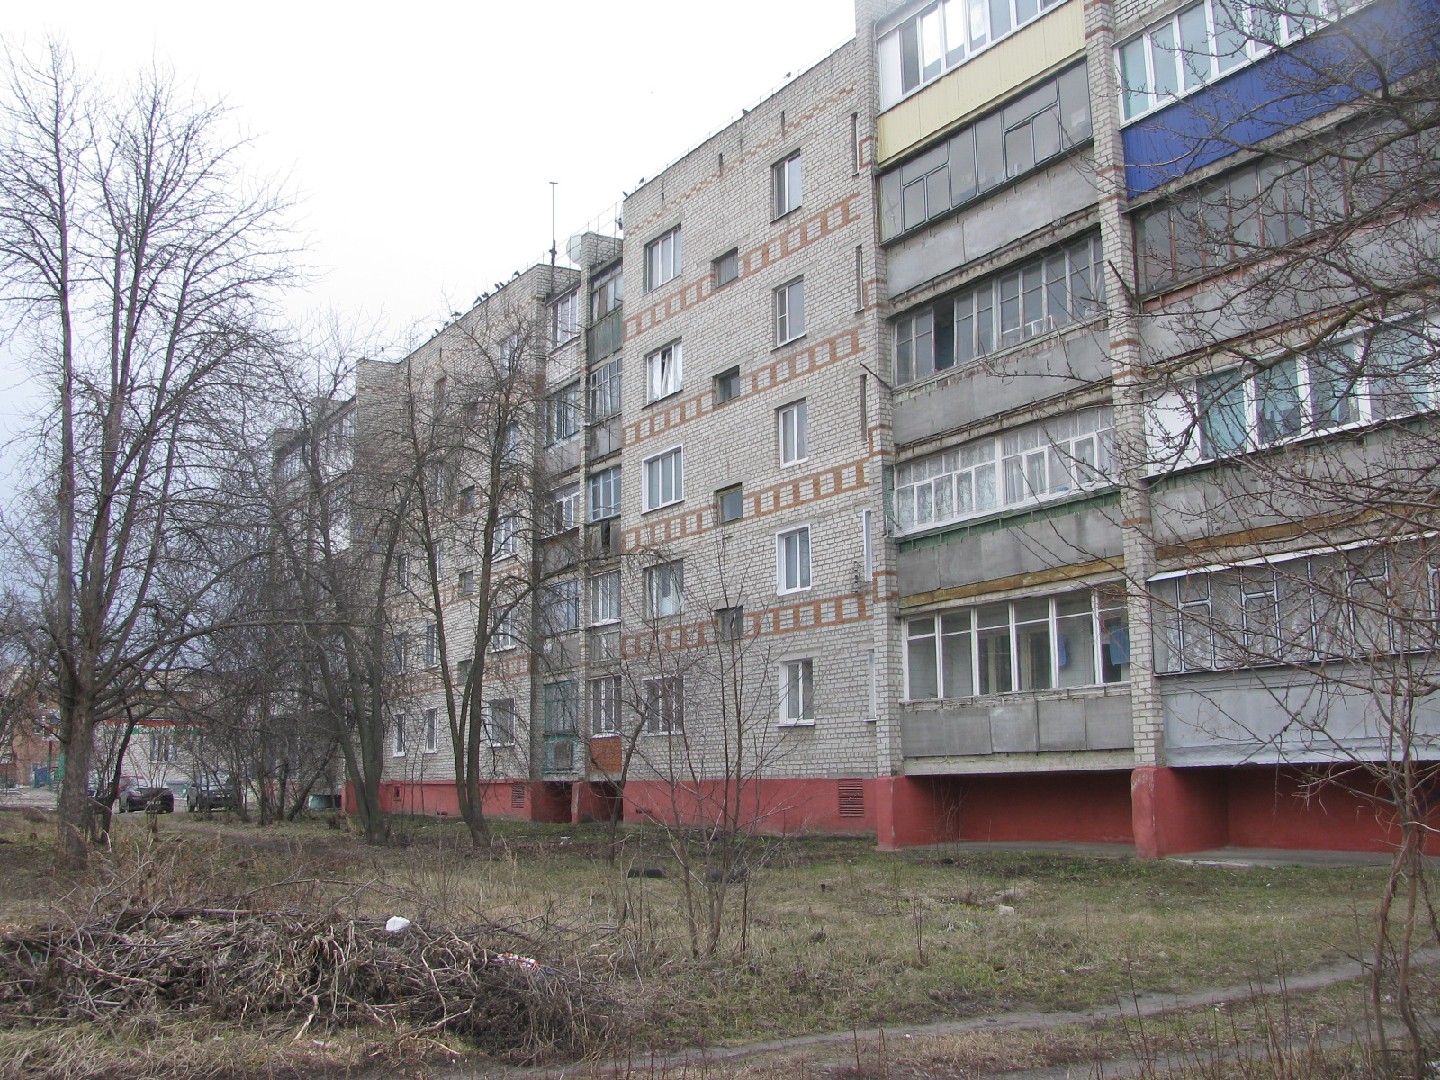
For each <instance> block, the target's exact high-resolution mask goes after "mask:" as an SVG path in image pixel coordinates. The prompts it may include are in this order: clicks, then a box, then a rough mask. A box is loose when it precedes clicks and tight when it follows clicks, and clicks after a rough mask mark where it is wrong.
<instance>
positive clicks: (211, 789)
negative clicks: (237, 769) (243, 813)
mask: <svg viewBox="0 0 1440 1080" xmlns="http://www.w3.org/2000/svg"><path fill="white" fill-rule="evenodd" d="M239 805H240V797H239V791H238V790H237V789H236V787H235V785H234V784H221V783H214V782H206V783H200V782H196V783H194V784H191V785H190V790H189V792H188V793H187V794H186V796H185V806H186V808H187V809H188V810H189V811H190V812H191V813H194V812H195V811H197V810H205V811H209V810H234V809H236V808H237V807H239Z"/></svg>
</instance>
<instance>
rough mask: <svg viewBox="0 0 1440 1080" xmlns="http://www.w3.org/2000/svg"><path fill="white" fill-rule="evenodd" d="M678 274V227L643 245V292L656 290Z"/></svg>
mask: <svg viewBox="0 0 1440 1080" xmlns="http://www.w3.org/2000/svg"><path fill="white" fill-rule="evenodd" d="M678 273H680V226H678V225H677V226H675V228H673V229H671V230H670V231H669V232H667V233H664V234H663V235H661V236H657V237H656V238H655V239H654V240H651V241H650V243H648V244H646V245H645V291H646V292H649V291H650V290H651V289H658V288H659V287H660V286H661V285H664V284H665V283H666V282H667V281H670V280H671V279H673V278H674V277H675V275H676V274H678Z"/></svg>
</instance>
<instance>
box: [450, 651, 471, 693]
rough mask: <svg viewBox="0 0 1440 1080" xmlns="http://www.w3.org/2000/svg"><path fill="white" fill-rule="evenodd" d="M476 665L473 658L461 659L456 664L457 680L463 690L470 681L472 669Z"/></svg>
mask: <svg viewBox="0 0 1440 1080" xmlns="http://www.w3.org/2000/svg"><path fill="white" fill-rule="evenodd" d="M474 666H475V661H474V660H473V659H466V660H461V661H459V662H458V663H456V665H455V682H456V683H457V684H458V685H459V688H460V690H461V691H462V692H463V691H464V689H465V687H466V686H467V685H468V684H469V682H470V671H471V669H472V668H473V667H474Z"/></svg>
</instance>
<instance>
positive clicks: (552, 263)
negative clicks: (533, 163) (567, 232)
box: [550, 180, 560, 281]
mask: <svg viewBox="0 0 1440 1080" xmlns="http://www.w3.org/2000/svg"><path fill="white" fill-rule="evenodd" d="M559 186H560V184H559V181H556V180H551V181H550V268H551V269H552V270H553V269H554V268H555V189H556V188H557V187H559ZM550 280H551V281H554V280H555V275H554V274H551V275H550Z"/></svg>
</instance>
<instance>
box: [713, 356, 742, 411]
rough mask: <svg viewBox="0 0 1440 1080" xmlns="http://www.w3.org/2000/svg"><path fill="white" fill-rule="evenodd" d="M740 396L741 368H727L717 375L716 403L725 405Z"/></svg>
mask: <svg viewBox="0 0 1440 1080" xmlns="http://www.w3.org/2000/svg"><path fill="white" fill-rule="evenodd" d="M739 396H740V368H739V365H736V366H735V367H732V368H726V369H725V370H724V371H722V372H720V374H719V375H716V376H715V404H716V405H724V404H725V403H726V402H727V401H734V400H735V399H736V398H737V397H739Z"/></svg>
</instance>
